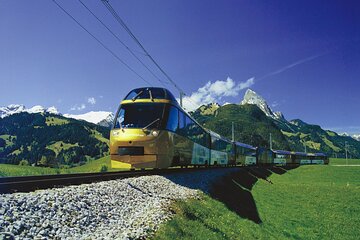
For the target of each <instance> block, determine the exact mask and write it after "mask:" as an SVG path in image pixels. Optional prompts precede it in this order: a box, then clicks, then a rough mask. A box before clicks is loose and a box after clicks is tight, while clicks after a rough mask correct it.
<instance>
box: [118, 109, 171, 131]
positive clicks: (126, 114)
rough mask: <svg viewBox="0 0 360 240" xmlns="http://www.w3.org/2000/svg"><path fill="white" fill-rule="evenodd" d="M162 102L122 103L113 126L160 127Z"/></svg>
mask: <svg viewBox="0 0 360 240" xmlns="http://www.w3.org/2000/svg"><path fill="white" fill-rule="evenodd" d="M163 110H164V104H124V105H122V106H121V108H120V111H119V114H118V116H117V119H116V124H115V127H114V128H144V127H149V128H160V126H161V122H162V121H161V120H162V116H163Z"/></svg>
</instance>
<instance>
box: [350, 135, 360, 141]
mask: <svg viewBox="0 0 360 240" xmlns="http://www.w3.org/2000/svg"><path fill="white" fill-rule="evenodd" d="M351 137H352V138H353V139H355V140H358V141H360V134H353V135H352V136H351Z"/></svg>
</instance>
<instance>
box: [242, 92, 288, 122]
mask: <svg viewBox="0 0 360 240" xmlns="http://www.w3.org/2000/svg"><path fill="white" fill-rule="evenodd" d="M245 104H251V105H256V106H258V108H260V109H261V111H263V112H264V113H265V114H266V116H268V117H271V118H273V119H277V120H282V119H285V118H284V115H283V114H282V113H281V112H273V111H272V109H271V108H270V107H269V105H268V104H267V102H266V101H265V99H264V98H262V97H261V96H260V95H258V94H257V93H256V92H255V91H253V90H251V89H248V90H246V92H245V95H244V99H243V100H242V101H241V102H240V105H245Z"/></svg>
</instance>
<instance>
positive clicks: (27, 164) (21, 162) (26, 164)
mask: <svg viewBox="0 0 360 240" xmlns="http://www.w3.org/2000/svg"><path fill="white" fill-rule="evenodd" d="M19 165H20V166H29V161H28V160H21V161H20V162H19Z"/></svg>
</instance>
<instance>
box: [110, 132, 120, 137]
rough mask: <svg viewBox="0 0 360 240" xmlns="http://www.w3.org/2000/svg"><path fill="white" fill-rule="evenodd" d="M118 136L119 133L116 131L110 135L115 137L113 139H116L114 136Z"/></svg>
mask: <svg viewBox="0 0 360 240" xmlns="http://www.w3.org/2000/svg"><path fill="white" fill-rule="evenodd" d="M119 134H120V133H119V132H118V131H113V132H112V135H113V136H115V137H116V136H119Z"/></svg>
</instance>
